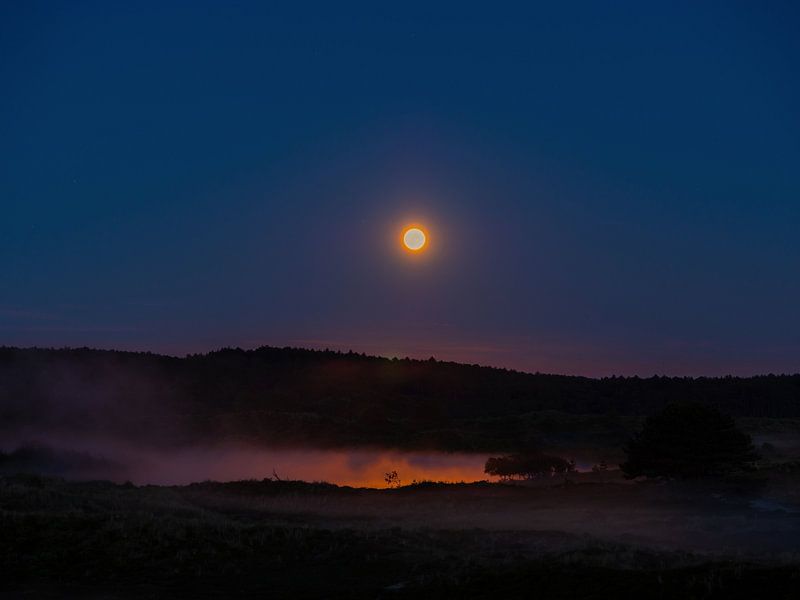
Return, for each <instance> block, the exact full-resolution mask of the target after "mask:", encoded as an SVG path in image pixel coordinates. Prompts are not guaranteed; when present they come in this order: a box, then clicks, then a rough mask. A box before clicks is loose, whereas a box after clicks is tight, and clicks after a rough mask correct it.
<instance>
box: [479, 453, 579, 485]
mask: <svg viewBox="0 0 800 600" xmlns="http://www.w3.org/2000/svg"><path fill="white" fill-rule="evenodd" d="M574 470H575V463H574V462H573V461H568V460H565V459H563V458H561V457H558V456H549V455H547V454H510V455H508V456H498V457H493V458H490V459H489V460H487V461H486V466H485V467H484V472H485V473H487V474H488V475H493V476H495V477H500V478H501V479H514V478H515V477H519V478H524V479H535V478H536V477H542V476H552V475H556V474H559V473H569V472H572V471H574Z"/></svg>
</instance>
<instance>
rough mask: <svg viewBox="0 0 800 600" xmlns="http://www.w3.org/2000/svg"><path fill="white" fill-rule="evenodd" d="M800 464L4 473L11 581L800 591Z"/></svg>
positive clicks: (7, 590)
mask: <svg viewBox="0 0 800 600" xmlns="http://www.w3.org/2000/svg"><path fill="white" fill-rule="evenodd" d="M762 479H763V478H762ZM797 479H798V478H797V475H796V474H793V473H772V474H770V475H769V477H768V478H766V479H765V480H763V481H762V482H761V483H760V484H759V483H754V482H753V481H747V482H728V483H715V484H709V483H704V484H692V485H688V484H680V485H678V484H650V483H643V484H641V483H621V482H620V480H618V479H617V478H615V477H614V476H613V475H609V476H607V477H605V476H604V477H596V476H595V477H593V476H585V477H578V478H577V479H576V480H574V481H572V482H569V483H566V484H564V483H563V482H558V481H554V482H548V483H547V484H540V485H536V486H530V487H526V486H509V485H502V484H470V485H463V484H462V485H443V484H420V485H415V486H408V487H405V488H401V489H393V490H355V489H351V488H338V487H335V486H329V485H326V484H305V483H301V482H278V481H269V480H266V481H259V482H257V481H251V482H236V483H229V484H219V483H201V484H194V485H190V486H185V487H155V486H147V487H134V486H131V485H127V486H126V485H115V484H112V483H108V482H83V483H78V482H67V481H63V480H59V479H45V478H40V477H34V476H12V477H4V478H0V565H2V568H1V569H0V594H2V596H3V597H9V598H39V597H44V598H64V597H66V598H87V597H88V598H162V597H175V598H206V597H208V598H216V597H220V598H222V597H237V596H238V597H260V598H289V597H291V598H423V597H442V598H514V597H531V598H571V599H572V598H614V599H619V598H637V599H641V598H685V599H691V598H747V599H748V600H749V599H753V598H787V599H788V598H797V597H798V595H797V594H798V590H800V490H799V486H798V485H797Z"/></svg>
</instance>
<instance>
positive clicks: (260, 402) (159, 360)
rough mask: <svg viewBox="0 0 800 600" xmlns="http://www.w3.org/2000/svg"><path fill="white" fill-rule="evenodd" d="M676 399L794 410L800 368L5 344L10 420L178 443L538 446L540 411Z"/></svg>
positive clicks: (609, 410) (633, 411)
mask: <svg viewBox="0 0 800 600" xmlns="http://www.w3.org/2000/svg"><path fill="white" fill-rule="evenodd" d="M675 401H694V402H697V403H699V404H702V405H705V406H711V407H714V408H718V409H720V410H723V411H724V412H726V413H728V414H731V415H733V416H735V417H800V375H764V376H758V377H749V378H739V377H722V378H706V377H700V378H689V377H650V378H640V377H608V378H601V379H593V378H588V377H577V376H564V375H547V374H541V373H533V374H531V373H522V372H518V371H512V370H508V369H497V368H489V367H480V366H477V365H463V364H457V363H452V362H442V361H436V360H434V359H429V360H411V359H388V358H378V357H371V356H365V355H362V354H356V353H352V352H348V353H342V352H333V351H316V350H304V349H295V348H273V347H262V348H259V349H256V350H241V349H223V350H219V351H215V352H210V353H208V354H195V355H189V356H186V357H183V358H177V357H170V356H162V355H157V354H152V353H133V352H119V351H105V350H92V349H87V348H79V349H18V348H8V347H3V348H0V417H1V419H0V423H2V424H0V427H3V426H5V427H8V428H16V427H18V426H19V425H21V424H25V423H36V422H42V421H47V422H49V423H50V424H53V425H56V426H59V427H66V426H69V427H71V428H81V427H83V428H86V429H87V430H89V429H94V430H96V429H105V430H108V431H109V432H113V433H115V434H117V433H119V432H122V433H130V434H131V435H151V436H154V437H163V436H166V435H169V436H172V437H173V439H174V438H175V437H180V436H185V437H192V438H193V437H203V438H208V437H220V436H222V437H231V436H234V437H241V438H246V439H258V440H269V441H274V442H284V441H285V442H287V443H289V442H297V441H300V442H313V443H315V444H319V445H326V444H334V445H341V444H348V443H354V444H357V443H369V444H376V443H377V444H389V445H394V446H398V447H404V446H414V447H438V448H447V449H493V450H501V449H508V450H511V451H516V450H519V449H520V448H525V447H528V445H529V444H530V442H531V440H530V439H529V436H530V431H529V430H530V427H529V426H528V423H529V422H530V419H532V418H534V417H533V416H535V415H538V414H540V413H541V411H558V413H559V414H562V413H563V414H566V415H602V416H606V417H609V419H610V420H609V423H611V422H612V421H613V419H614V418H616V417H617V416H625V415H636V416H646V415H651V414H654V413H656V412H658V411H659V410H661V409H663V408H664V407H665V406H667V405H668V404H670V403H672V402H675ZM72 408H74V410H71V409H72ZM548 419H549V417H548ZM556 425H557V423H556ZM542 426H543V427H544V426H545V425H542ZM610 426H611V425H610Z"/></svg>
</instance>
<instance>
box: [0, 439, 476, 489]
mask: <svg viewBox="0 0 800 600" xmlns="http://www.w3.org/2000/svg"><path fill="white" fill-rule="evenodd" d="M43 439H46V442H43V441H42V440H43ZM6 442H7V444H6V446H5V447H0V450H2V451H3V454H0V474H13V473H32V474H41V475H57V476H60V477H64V478H67V479H77V480H85V479H107V480H110V481H114V482H117V483H121V482H126V481H130V482H132V483H134V484H137V485H146V484H153V485H186V484H189V483H193V482H197V481H209V480H211V481H238V480H243V479H264V478H276V479H284V480H303V481H326V482H329V483H334V484H337V485H349V486H354V487H362V486H363V487H385V486H386V482H385V480H384V477H385V476H386V474H387V473H389V472H392V471H395V472H397V473H398V475H399V478H398V481H399V483H412V482H413V481H455V482H458V481H466V482H472V481H481V480H486V479H490V478H489V477H488V476H487V475H485V474H484V472H483V467H484V464H485V462H486V455H483V454H470V453H441V452H401V451H393V450H380V449H363V448H360V449H350V450H344V449H338V450H325V449H313V448H285V447H283V448H268V447H263V446H256V445H246V444H241V443H233V442H230V443H218V444H211V445H205V446H192V445H185V446H175V447H173V448H169V449H167V448H163V447H158V448H154V447H145V446H141V445H136V444H131V443H129V442H125V441H119V440H110V439H94V440H93V439H89V438H76V437H71V436H66V435H61V436H52V435H51V436H49V437H47V438H39V440H38V441H35V442H30V441H27V440H21V441H17V442H11V443H8V440H6Z"/></svg>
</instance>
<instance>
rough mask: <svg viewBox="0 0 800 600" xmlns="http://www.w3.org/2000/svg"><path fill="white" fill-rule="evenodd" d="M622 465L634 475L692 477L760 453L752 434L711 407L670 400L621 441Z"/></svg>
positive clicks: (738, 465)
mask: <svg viewBox="0 0 800 600" xmlns="http://www.w3.org/2000/svg"><path fill="white" fill-rule="evenodd" d="M625 452H626V453H627V455H628V460H627V462H625V463H623V464H622V465H620V467H621V468H622V471H623V473H624V474H625V476H626V477H627V478H629V479H633V478H634V477H639V476H645V477H666V478H691V477H703V476H709V475H725V474H729V473H734V472H737V471H742V470H744V469H746V468H747V467H748V466H749V465H751V464H752V462H753V461H755V460H756V459H757V458H758V456H757V455H756V453H755V449H754V448H753V444H752V441H751V439H750V436H749V435H747V434H745V433H743V432H742V431H740V430H739V429H737V427H736V423H735V422H734V420H733V419H732V418H731V417H729V416H728V415H725V414H723V413H721V412H720V411H718V410H717V409H715V408H710V407H708V406H703V405H702V404H697V403H694V402H681V403H674V404H670V405H669V406H667V407H666V408H665V409H664V410H663V411H661V412H660V413H658V414H656V415H653V416H651V417H648V418H647V420H646V421H645V423H644V427H643V429H642V431H641V432H639V433H638V434H637V435H635V436H634V437H633V438H632V439H631V440H630V441H629V442H628V444H627V446H626V447H625Z"/></svg>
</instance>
